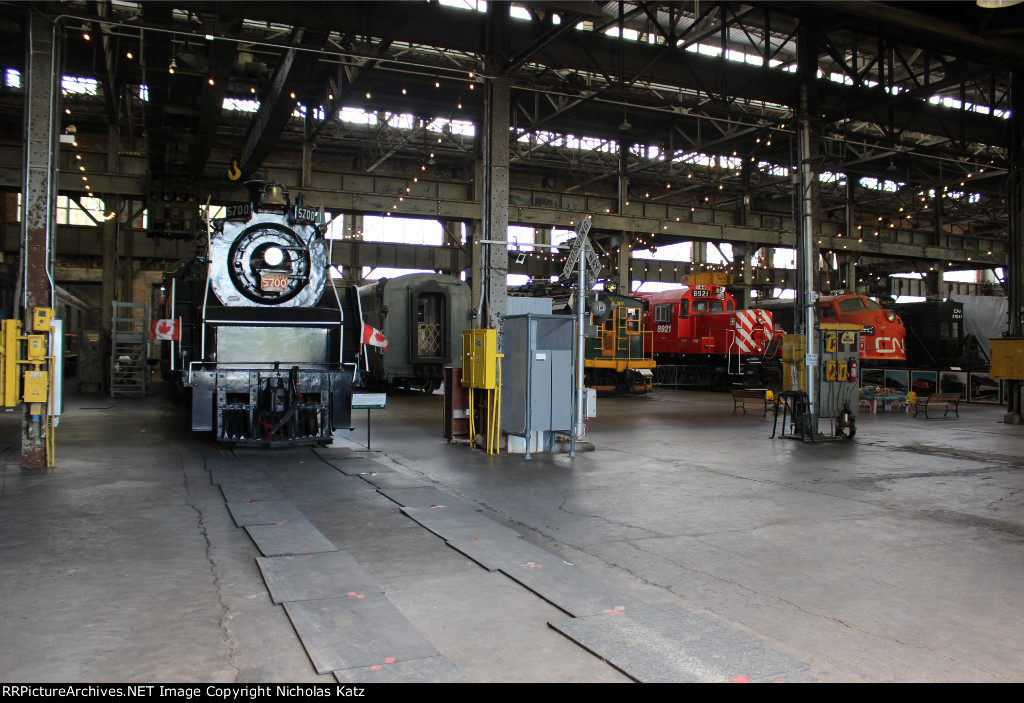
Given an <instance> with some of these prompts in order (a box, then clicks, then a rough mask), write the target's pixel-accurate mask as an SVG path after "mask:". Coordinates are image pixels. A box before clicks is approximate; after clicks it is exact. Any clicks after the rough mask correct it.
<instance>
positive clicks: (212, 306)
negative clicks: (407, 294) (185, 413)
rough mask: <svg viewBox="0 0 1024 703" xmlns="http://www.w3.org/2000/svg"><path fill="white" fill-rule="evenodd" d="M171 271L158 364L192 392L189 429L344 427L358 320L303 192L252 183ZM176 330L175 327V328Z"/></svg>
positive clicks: (246, 435) (269, 434)
mask: <svg viewBox="0 0 1024 703" xmlns="http://www.w3.org/2000/svg"><path fill="white" fill-rule="evenodd" d="M246 186H247V187H248V188H249V194H250V200H249V202H248V203H245V204H242V205H235V206H231V207H228V208H227V212H226V216H225V217H223V218H217V219H212V220H211V221H210V222H208V223H207V232H205V233H203V234H202V235H201V236H200V237H199V238H198V239H197V242H196V246H195V247H194V249H193V253H192V255H191V256H190V257H189V258H187V259H186V260H185V261H183V262H182V263H181V264H180V265H179V267H178V269H177V270H176V271H174V272H172V273H170V274H168V275H167V287H168V289H169V290H168V301H167V304H168V309H167V310H166V311H165V313H164V314H165V316H166V318H167V321H166V322H165V326H166V327H168V328H170V329H176V330H177V332H176V334H177V336H178V339H177V340H172V341H170V343H169V344H170V347H169V349H168V350H167V352H168V353H167V354H165V364H166V368H165V372H166V374H167V375H168V377H169V378H171V379H172V380H173V381H174V382H175V383H176V384H177V385H178V386H179V387H181V388H183V389H191V396H192V429H193V430H196V431H213V433H214V436H215V438H216V439H217V440H218V441H221V442H227V443H233V444H242V445H255V446H290V445H297V444H328V443H330V442H331V437H332V432H333V430H334V429H335V428H338V427H349V425H350V414H351V401H352V387H353V382H354V380H355V379H356V377H357V373H358V372H357V357H358V354H359V350H360V342H361V328H362V321H361V320H360V319H359V314H358V309H359V308H358V300H357V299H356V291H355V288H354V287H344V288H335V286H334V285H333V282H332V281H331V279H330V266H329V261H328V251H327V246H326V243H325V241H324V230H325V226H324V225H323V224H322V219H323V218H322V216H321V215H320V213H319V212H318V211H317V210H316V209H315V208H310V207H306V206H305V205H304V204H303V202H302V196H301V195H299V196H298V198H297V199H296V200H297V202H296V203H295V204H292V203H291V201H290V198H289V195H288V191H287V190H286V189H285V188H284V187H283V186H282V185H281V184H279V183H272V182H267V181H251V182H249V183H247V184H246ZM171 336H172V337H173V336H174V335H171Z"/></svg>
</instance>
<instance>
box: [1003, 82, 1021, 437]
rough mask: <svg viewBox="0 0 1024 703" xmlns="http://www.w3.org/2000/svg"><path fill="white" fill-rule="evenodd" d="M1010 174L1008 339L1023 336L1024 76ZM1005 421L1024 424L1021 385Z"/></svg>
mask: <svg viewBox="0 0 1024 703" xmlns="http://www.w3.org/2000/svg"><path fill="white" fill-rule="evenodd" d="M1009 122H1010V125H1009V126H1010V149H1009V161H1010V171H1009V174H1007V183H1006V191H1007V209H1008V210H1009V223H1008V224H1009V227H1008V236H1009V247H1008V249H1009V251H1008V256H1007V258H1008V259H1009V266H1008V267H1007V270H1006V288H1007V297H1008V305H1007V310H1008V312H1009V317H1010V319H1009V335H1010V336H1011V337H1022V336H1024V75H1022V73H1021V72H1020V71H1018V72H1016V73H1014V75H1013V80H1012V83H1011V87H1010V119H1009ZM1008 384H1009V388H1010V397H1009V398H1008V399H1007V407H1006V419H1005V421H1006V422H1008V423H1013V424H1020V423H1021V422H1022V413H1024V408H1022V407H1021V406H1022V405H1024V403H1022V399H1021V395H1022V386H1024V384H1022V383H1021V382H1020V381H1009V382H1008Z"/></svg>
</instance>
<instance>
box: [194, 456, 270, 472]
mask: <svg viewBox="0 0 1024 703" xmlns="http://www.w3.org/2000/svg"><path fill="white" fill-rule="evenodd" d="M266 465H267V462H266V459H265V458H264V457H237V456H208V457H206V468H207V470H208V471H260V470H262V469H264V468H266Z"/></svg>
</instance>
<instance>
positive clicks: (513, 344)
mask: <svg viewBox="0 0 1024 703" xmlns="http://www.w3.org/2000/svg"><path fill="white" fill-rule="evenodd" d="M574 329H575V320H573V318H571V317H567V316H565V315H538V314H532V313H531V314H526V315H510V316H507V317H505V318H504V325H503V345H502V353H503V354H504V355H505V356H504V358H503V359H502V384H501V428H502V430H503V431H504V432H506V433H508V434H510V435H515V436H518V437H524V438H526V440H527V452H526V453H527V454H529V453H530V450H529V446H530V445H531V444H533V443H534V441H536V439H535V438H536V433H538V432H542V433H545V432H566V433H568V432H570V431H571V430H572V423H573V412H572V389H573V378H574V376H573V363H572V359H573V339H574V334H573V331H574Z"/></svg>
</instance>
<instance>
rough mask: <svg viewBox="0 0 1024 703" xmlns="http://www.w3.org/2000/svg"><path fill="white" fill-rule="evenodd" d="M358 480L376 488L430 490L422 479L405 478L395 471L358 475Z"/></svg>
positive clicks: (404, 475) (405, 476)
mask: <svg viewBox="0 0 1024 703" xmlns="http://www.w3.org/2000/svg"><path fill="white" fill-rule="evenodd" d="M360 478H362V479H363V480H364V481H366V482H368V483H372V484H373V485H374V486H376V487H377V488H430V485H429V484H427V483H426V482H425V481H423V479H419V478H416V477H415V476H407V475H406V474H401V473H398V472H397V471H387V472H385V473H379V472H378V473H373V474H363V475H360Z"/></svg>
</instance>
